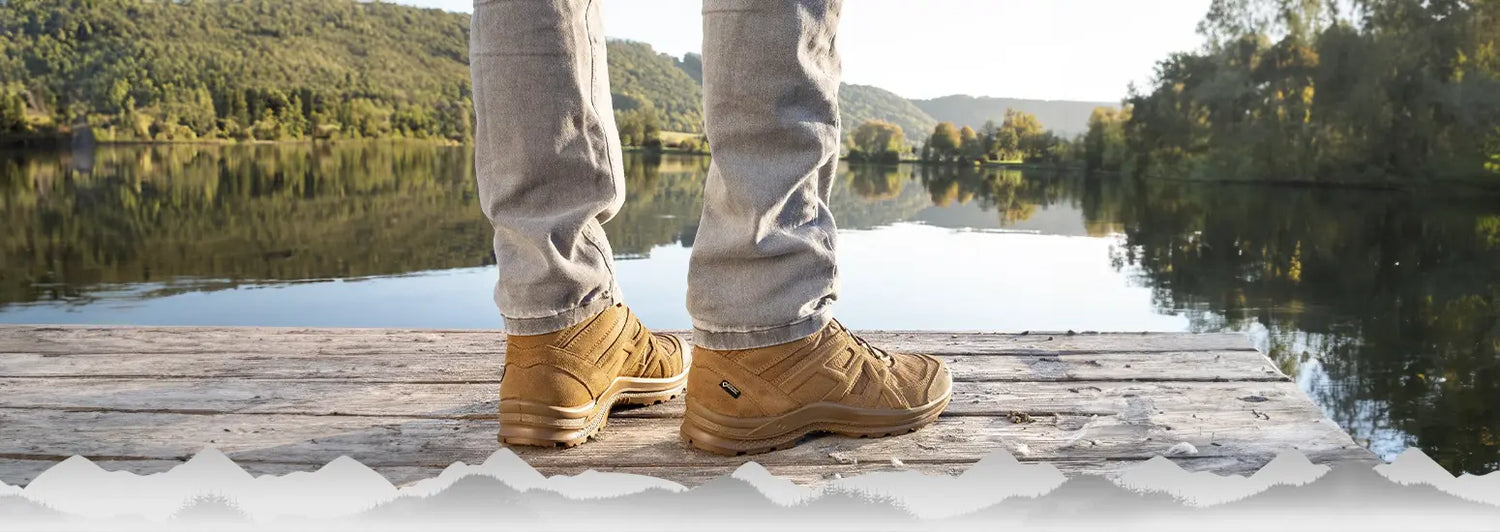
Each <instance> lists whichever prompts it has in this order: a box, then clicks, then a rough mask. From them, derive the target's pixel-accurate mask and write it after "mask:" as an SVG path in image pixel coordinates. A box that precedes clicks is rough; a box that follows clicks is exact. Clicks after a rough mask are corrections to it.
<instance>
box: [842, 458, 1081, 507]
mask: <svg viewBox="0 0 1500 532" xmlns="http://www.w3.org/2000/svg"><path fill="white" fill-rule="evenodd" d="M1065 480H1067V477H1066V476H1064V475H1063V474H1062V472H1061V471H1058V470H1057V468H1056V467H1053V466H1051V465H1049V464H1022V463H1021V462H1019V461H1017V460H1016V458H1015V457H1014V456H1012V455H1011V454H1010V453H1008V452H1006V451H1005V450H1003V449H1002V450H998V451H995V452H994V453H991V454H990V455H989V456H986V457H984V458H983V459H981V460H980V461H979V462H977V463H975V464H974V465H972V466H970V467H969V469H968V470H966V471H964V472H963V474H960V475H958V476H949V475H928V474H923V473H919V472H916V471H883V472H874V473H865V474H862V475H858V476H853V477H849V478H843V479H839V480H836V481H833V482H831V483H829V485H828V487H827V489H840V490H847V491H851V492H854V493H861V494H865V495H868V496H874V497H887V498H890V499H892V500H894V501H896V502H897V503H898V504H901V505H902V506H904V507H905V508H906V510H907V511H908V512H911V513H912V514H913V515H916V516H917V517H921V518H924V519H940V518H945V517H951V516H955V515H959V514H963V513H967V512H972V511H975V510H978V509H980V508H984V507H987V506H992V505H994V504H996V503H998V502H1000V501H1003V500H1005V499H1008V498H1012V497H1035V496H1038V495H1041V494H1044V493H1047V492H1049V491H1052V490H1053V489H1056V488H1057V487H1058V486H1060V485H1062V483H1063V482H1064V481H1065Z"/></svg>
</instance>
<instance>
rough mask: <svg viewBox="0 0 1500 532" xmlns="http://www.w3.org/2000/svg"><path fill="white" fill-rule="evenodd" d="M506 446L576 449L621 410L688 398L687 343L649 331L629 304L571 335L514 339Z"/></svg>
mask: <svg viewBox="0 0 1500 532" xmlns="http://www.w3.org/2000/svg"><path fill="white" fill-rule="evenodd" d="M505 344H506V347H505V376H504V377H503V378H502V379H501V380H500V441H501V442H502V443H505V444H507V445H539V446H548V447H550V446H557V447H573V446H575V445H578V444H580V443H583V442H584V441H587V440H588V439H589V437H590V436H593V435H594V434H595V433H597V432H598V431H599V429H600V428H603V427H604V424H605V420H606V418H607V417H609V411H610V409H611V408H612V407H613V406H614V405H616V404H627V405H651V404H659V403H662V402H664V401H669V400H671V399H673V398H675V397H677V396H679V395H682V393H683V388H684V387H685V386H686V384H687V373H688V361H689V360H690V357H688V356H687V355H686V354H685V352H684V351H683V349H682V342H681V341H680V340H678V339H677V337H675V336H672V335H670V334H657V333H652V332H651V331H649V330H647V329H646V327H645V326H643V325H641V322H640V320H639V319H636V317H635V314H634V313H632V312H630V309H629V308H627V307H625V306H624V305H619V304H617V305H615V306H613V307H610V308H609V309H607V310H605V311H604V312H602V313H600V314H598V315H596V316H594V317H592V318H589V319H588V320H585V321H583V322H582V323H579V324H577V325H574V326H572V327H568V328H567V329H563V330H561V331H557V332H554V333H548V334H541V335H535V336H515V335H511V336H508V337H506V341H505Z"/></svg>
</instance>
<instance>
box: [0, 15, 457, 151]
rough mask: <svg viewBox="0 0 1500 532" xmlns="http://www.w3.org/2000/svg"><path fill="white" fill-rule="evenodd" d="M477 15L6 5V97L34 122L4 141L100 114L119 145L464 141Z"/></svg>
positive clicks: (3, 130)
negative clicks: (309, 139) (325, 139)
mask: <svg viewBox="0 0 1500 532" xmlns="http://www.w3.org/2000/svg"><path fill="white" fill-rule="evenodd" d="M468 21H469V19H468V16H467V15H459V14H454V13H447V12H444V11H440V10H435V9H417V8H412V7H405V6H397V5H392V4H384V3H378V2H357V1H354V0H321V1H316V2H304V1H296V0H249V1H243V2H230V1H215V0H209V1H198V2H158V1H151V0H29V1H11V2H3V3H0V28H5V31H3V32H0V97H3V98H5V99H10V100H12V101H14V100H17V99H20V100H21V101H24V102H25V107H26V112H25V115H26V117H25V118H26V120H25V121H24V122H26V123H22V124H19V125H18V124H17V123H16V122H17V121H16V120H9V121H7V120H0V135H12V134H25V133H27V132H28V130H29V131H36V130H45V129H47V128H49V127H50V128H54V129H55V128H57V127H59V125H63V124H72V123H74V122H75V120H77V119H78V118H79V117H80V116H87V117H88V120H89V121H90V122H91V123H92V124H93V125H94V130H95V132H96V134H98V135H99V136H100V137H101V138H103V139H105V140H107V139H109V138H111V137H115V138H121V139H135V140H187V139H195V138H202V137H216V138H259V139H276V138H300V137H303V136H308V135H318V134H325V135H331V134H335V132H336V134H338V135H340V136H357V137H386V136H410V137H424V138H426V137H444V138H450V139H455V140H462V139H465V138H467V137H468V136H469V135H470V130H471V125H470V122H471V121H472V119H471V118H470V116H471V115H472V104H471V103H470V99H471V97H470V90H469V84H468V76H469V71H468V58H469V50H468V44H469V39H468V34H469V31H468ZM6 122H9V123H6ZM7 126H8V127H7Z"/></svg>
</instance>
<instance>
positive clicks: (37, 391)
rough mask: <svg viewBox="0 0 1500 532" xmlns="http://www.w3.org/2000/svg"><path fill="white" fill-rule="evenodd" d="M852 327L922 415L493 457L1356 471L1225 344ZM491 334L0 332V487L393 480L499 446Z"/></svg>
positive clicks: (688, 471)
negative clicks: (795, 436)
mask: <svg viewBox="0 0 1500 532" xmlns="http://www.w3.org/2000/svg"><path fill="white" fill-rule="evenodd" d="M683 336H684V340H685V341H684V344H688V342H687V341H686V339H687V336H686V335H685V334H684V335H683ZM864 336H866V338H867V339H869V340H870V341H871V342H873V343H875V344H877V345H881V346H886V347H889V348H891V350H905V351H918V352H927V353H932V354H935V355H940V356H941V357H942V358H944V359H945V360H946V361H947V362H948V363H949V364H950V365H951V367H952V370H953V375H954V380H955V385H954V398H953V402H952V403H951V405H950V406H949V408H948V411H947V412H946V413H945V414H944V416H943V417H942V418H941V419H940V420H939V421H938V422H937V423H935V424H933V425H932V426H930V427H928V428H925V429H923V430H919V431H917V432H915V433H913V434H909V435H905V436H898V437H893V438H885V439H876V440H860V439H849V438H843V437H837V436H820V437H814V438H812V439H810V440H807V441H805V442H804V443H803V444H802V445H800V446H798V447H796V448H794V449H792V450H788V451H781V452H776V453H771V454H766V455H760V456H755V457H749V458H726V457H719V456H714V455H710V454H707V453H702V452H698V451H695V450H693V449H691V448H689V447H687V446H686V445H685V444H684V443H682V442H681V441H680V440H679V438H678V432H677V428H678V423H679V420H680V415H681V413H682V402H681V400H678V401H673V402H671V403H668V404H664V405H660V406H655V407H649V408H638V409H633V410H625V411H619V412H616V413H615V414H614V415H613V416H612V417H611V418H610V423H609V426H608V427H606V428H605V430H604V431H603V432H602V433H601V436H600V437H599V438H598V439H597V440H596V441H593V442H590V443H588V444H586V445H584V446H581V447H579V448H577V449H572V450H559V449H530V448H517V449H515V450H516V451H517V452H518V453H519V454H520V455H521V456H522V457H524V458H525V459H526V460H527V461H528V462H530V463H531V464H532V465H533V466H535V467H536V468H537V469H538V470H540V471H541V472H543V473H546V474H575V473H579V472H582V471H584V470H587V469H596V470H600V471H618V472H628V473H640V474H649V475H654V476H657V477H661V478H666V479H670V480H674V481H677V482H680V483H683V484H686V485H694V484H698V483H701V482H703V481H706V480H708V479H711V478H714V477H716V476H720V475H724V474H728V473H730V472H731V471H733V470H734V469H735V468H736V467H738V466H739V465H741V464H742V463H744V462H745V461H747V460H749V459H753V460H755V461H757V462H759V463H761V464H762V465H764V466H766V468H767V469H769V470H770V471H771V472H773V473H776V474H779V475H781V476H784V477H787V478H790V479H792V480H795V481H798V482H804V483H815V482H817V481H819V480H822V479H828V478H833V477H835V475H844V476H848V475H851V474H856V473H860V472H866V471H886V470H898V469H905V470H916V471H923V472H932V473H952V474H956V473H960V472H962V471H963V470H964V469H966V468H967V467H968V466H969V465H971V464H973V463H974V462H976V461H978V460H979V459H981V458H983V457H985V456H986V455H988V454H990V453H993V452H995V451H998V450H1004V451H1009V452H1010V453H1012V454H1013V455H1015V456H1016V457H1017V458H1018V459H1020V460H1022V461H1045V462H1050V463H1052V464H1054V465H1056V466H1058V467H1059V468H1060V469H1062V470H1063V471H1065V472H1069V473H1074V472H1079V473H1102V474H1110V473H1111V472H1115V471H1119V470H1121V469H1122V468H1125V467H1129V466H1131V465H1134V464H1138V463H1140V462H1141V461H1143V460H1147V459H1149V458H1151V457H1153V456H1156V455H1158V454H1164V455H1169V456H1170V458H1171V459H1172V460H1174V461H1175V462H1177V463H1178V464H1179V465H1181V466H1183V467H1184V468H1187V469H1190V470H1198V471H1213V472H1217V473H1221V474H1229V473H1237V474H1248V473H1253V472H1254V471H1256V470H1257V469H1259V468H1260V466H1261V465H1263V464H1264V463H1266V462H1267V461H1269V460H1270V459H1272V458H1274V457H1275V455H1276V454H1277V453H1279V452H1282V451H1285V450H1292V449H1295V450H1299V451H1301V452H1302V453H1303V454H1305V455H1306V456H1307V457H1308V458H1309V459H1311V460H1312V461H1314V462H1318V463H1333V462H1375V461H1376V458H1375V457H1374V455H1372V454H1371V453H1370V452H1369V451H1367V450H1365V449H1364V448H1361V447H1359V446H1358V445H1356V444H1355V443H1354V442H1353V441H1352V440H1351V439H1350V437H1349V436H1348V435H1347V434H1345V433H1344V432H1343V431H1342V430H1340V429H1339V428H1338V426H1336V425H1335V424H1334V423H1333V422H1331V421H1329V420H1328V419H1326V418H1325V417H1324V416H1323V414H1322V411H1321V410H1320V409H1319V408H1318V407H1317V406H1315V405H1314V404H1313V403H1312V402H1311V401H1309V400H1308V398H1307V397H1306V396H1305V395H1304V394H1303V392H1302V391H1301V390H1299V389H1298V387H1297V385H1296V384H1295V383H1293V382H1292V381H1291V380H1289V379H1288V378H1287V377H1286V376H1285V375H1283V374H1282V373H1281V372H1280V371H1278V370H1277V369H1276V367H1275V366H1274V365H1273V364H1272V363H1271V361H1270V360H1269V359H1267V358H1266V357H1265V356H1264V355H1262V354H1261V353H1259V352H1257V351H1255V350H1254V349H1253V348H1252V347H1251V345H1250V342H1249V340H1248V339H1247V338H1246V337H1244V336H1241V335H1230V334H1205V335H1191V334H1077V335H1072V334H1046V333H1041V334H1038V333H1031V334H983V333H934V332H881V333H869V334H865V335H864ZM504 346H505V342H504V336H503V334H501V333H498V332H494V331H408V330H386V329H267V328H161V327H54V326H36V327H33V326H0V481H4V482H6V483H9V484H12V485H24V484H26V483H28V482H30V480H31V479H32V478H35V476H36V475H37V474H39V473H41V472H42V471H43V470H45V469H46V468H48V467H50V466H52V465H53V464H55V463H56V462H57V461H59V460H63V459H66V458H68V457H69V456H71V455H75V454H78V455H83V456H85V457H88V458H90V459H92V460H93V461H94V462H95V463H97V464H99V465H100V466H102V467H104V468H105V469H111V470H117V469H118V470H128V471H134V472H138V473H149V472H159V471H164V470H166V469H168V468H170V467H172V466H174V465H177V464H179V463H182V462H183V461H184V460H186V459H188V458H189V457H191V456H192V455H193V453H195V452H197V451H198V450H200V449H202V448H204V447H206V446H214V447H216V448H218V449H219V450H220V451H223V452H224V453H225V454H227V455H228V456H229V457H231V458H233V459H234V460H235V461H236V462H237V463H239V464H240V465H241V466H242V467H244V468H245V469H246V470H247V471H249V472H251V473H254V474H282V473H287V472H290V471H311V470H315V469H317V468H319V467H321V466H322V465H324V464H326V463H328V462H329V461H331V460H333V459H335V458H337V457H339V456H341V455H348V456H350V457H353V458H355V459H358V460H359V461H360V462H362V463H364V464H365V465H367V466H370V467H371V468H373V469H375V470H376V471H378V472H380V473H381V474H383V475H385V476H386V477H387V478H389V479H390V480H391V481H392V482H395V483H397V484H398V485H400V484H405V483H410V482H413V481H416V480H420V479H423V478H428V477H432V476H436V475H437V474H438V473H439V472H440V471H441V470H442V469H443V468H444V467H447V466H448V465H449V464H452V463H454V462H457V461H463V462H467V463H470V464H474V463H478V462H481V461H483V460H484V459H485V458H486V457H488V456H489V455H490V454H491V453H493V452H494V451H495V450H496V449H498V448H499V444H498V443H497V442H496V439H495V434H496V429H497V421H496V414H495V412H496V395H497V390H498V385H499V382H500V376H501V374H502V368H503V362H504ZM1183 444H1186V445H1183Z"/></svg>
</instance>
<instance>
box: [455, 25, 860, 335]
mask: <svg viewBox="0 0 1500 532" xmlns="http://www.w3.org/2000/svg"><path fill="white" fill-rule="evenodd" d="M599 1H600V0H489V1H484V0H481V1H478V2H476V3H475V5H474V17H473V22H472V26H471V43H470V65H471V69H472V75H473V81H474V106H475V111H476V113H477V115H478V116H477V121H476V128H475V129H476V131H475V142H476V146H475V169H476V173H477V175H478V181H479V198H480V202H481V204H482V206H483V208H484V212H485V215H486V216H487V217H488V218H489V220H490V223H491V224H492V225H493V226H494V229H495V239H494V245H495V257H496V261H497V262H498V266H499V275H500V276H499V280H498V282H497V283H496V285H495V302H496V305H497V306H498V307H499V308H500V311H501V314H502V316H503V317H504V319H505V327H506V330H507V332H508V333H510V334H517V335H532V334H544V333H549V332H554V331H558V330H561V329H564V328H567V327H569V326H572V325H574V324H577V323H579V322H581V321H583V320H584V319H586V318H588V317H590V316H593V315H595V314H597V313H598V312H600V311H602V310H603V309H604V308H606V307H607V306H610V305H613V304H615V303H617V302H622V301H623V299H622V294H621V293H620V288H619V285H618V284H617V283H616V281H615V275H614V264H613V260H612V255H611V251H610V245H609V241H608V239H607V237H606V236H605V233H604V229H603V224H604V223H605V222H607V221H609V220H610V218H612V217H613V216H614V215H615V214H616V213H617V212H618V211H619V209H620V207H621V205H622V204H623V203H624V193H625V190H624V183H625V182H624V171H623V167H622V165H621V154H620V141H619V137H618V134H617V132H616V130H615V121H614V111H613V108H612V106H611V99H610V91H609V79H608V69H607V66H606V61H605V40H604V32H603V27H602V25H601V22H600V16H599V15H600V8H599ZM839 8H840V1H839V0H705V1H704V3H703V91H704V96H703V100H704V101H703V109H704V120H705V125H704V131H705V133H706V135H707V138H708V143H709V146H710V147H711V149H712V152H713V156H712V157H713V159H712V163H711V165H710V168H709V174H708V180H707V182H706V184H705V187H704V207H703V217H702V222H701V224H700V225H699V229H698V233H697V235H696V237H695V243H694V247H693V251H692V258H691V262H690V266H689V272H688V279H687V282H688V298H687V299H688V300H687V308H688V312H689V314H690V315H691V316H692V321H693V343H694V344H695V345H697V346H699V347H705V348H708V349H717V350H729V349H749V348H756V347H765V346H770V345H776V344H781V343H786V342H791V341H795V340H798V339H802V338H805V337H808V336H811V335H812V334H813V333H816V332H817V331H819V330H821V329H822V328H823V327H824V326H825V325H827V324H828V322H829V320H831V319H832V314H831V312H832V306H833V303H834V301H835V300H836V299H837V296H838V268H837V263H836V261H835V257H834V247H835V239H836V235H835V233H836V231H835V227H834V220H833V214H832V213H831V212H830V211H829V209H828V196H829V194H830V192H831V190H832V186H833V177H834V171H835V168H836V166H837V164H838V156H839V144H840V132H839V128H840V124H839V110H838V88H839V74H840V64H839V56H838V52H837V50H836V48H835V30H836V28H837V25H838V17H839ZM642 9H645V6H644V5H643V6H642Z"/></svg>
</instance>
